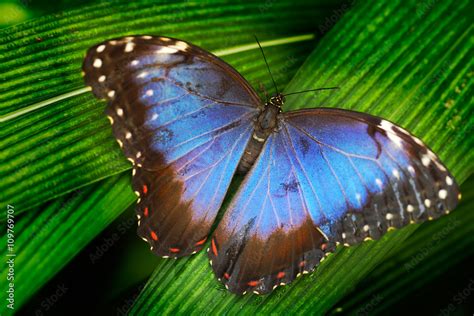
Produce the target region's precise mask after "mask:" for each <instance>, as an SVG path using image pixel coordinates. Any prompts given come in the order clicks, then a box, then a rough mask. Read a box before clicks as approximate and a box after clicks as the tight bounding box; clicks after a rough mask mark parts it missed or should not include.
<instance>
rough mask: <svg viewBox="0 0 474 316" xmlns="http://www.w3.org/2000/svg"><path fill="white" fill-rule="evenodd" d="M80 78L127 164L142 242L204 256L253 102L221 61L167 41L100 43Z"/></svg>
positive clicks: (160, 250)
mask: <svg viewBox="0 0 474 316" xmlns="http://www.w3.org/2000/svg"><path fill="white" fill-rule="evenodd" d="M83 69H84V72H85V80H86V83H87V84H88V85H89V86H91V87H92V91H93V93H94V94H95V95H96V96H97V97H99V98H105V99H107V101H108V106H107V108H106V113H107V115H108V116H109V118H110V120H111V122H112V127H113V132H114V134H115V137H116V138H117V141H118V142H119V144H120V146H121V147H122V149H123V152H124V153H125V155H126V157H127V158H128V159H129V160H131V161H132V162H133V164H134V169H133V181H132V184H133V188H134V190H135V191H136V192H137V194H138V195H139V196H140V198H139V200H138V206H137V215H138V217H139V228H138V233H139V235H140V236H141V237H142V238H143V239H145V240H146V241H147V242H149V243H150V245H151V246H152V249H153V251H154V252H155V253H156V254H158V255H160V256H165V257H179V256H184V255H188V254H190V253H193V252H195V251H197V250H199V249H201V247H202V245H203V243H204V241H205V239H206V236H207V235H208V233H209V230H210V227H211V225H212V223H213V221H214V219H215V216H216V214H217V211H218V209H219V207H220V205H221V204H222V200H223V198H224V195H225V193H226V191H227V188H228V186H229V184H230V181H231V179H232V176H233V174H234V172H235V169H236V167H237V165H238V162H239V160H240V157H241V155H242V153H243V151H244V149H245V146H246V144H247V141H248V139H249V136H250V134H251V131H252V118H253V117H254V116H255V115H256V113H257V108H256V107H257V106H258V104H259V102H260V101H259V99H258V97H257V95H256V94H255V92H254V91H253V90H252V88H251V87H250V85H249V84H248V83H247V82H246V81H245V80H244V79H243V78H242V77H241V76H240V75H239V74H238V73H237V72H236V71H235V70H234V69H232V68H231V67H230V66H229V65H227V64H226V63H225V62H223V61H222V60H220V59H218V58H217V57H215V56H213V55H211V54H210V53H207V52H205V51H204V50H202V49H200V48H198V47H196V46H193V45H191V44H188V43H185V42H183V41H179V40H175V39H172V38H165V37H150V36H136V37H126V38H122V39H116V40H110V41H107V42H104V43H101V44H99V45H97V46H94V47H92V48H91V49H90V50H89V52H88V54H87V56H86V58H85V61H84V65H83Z"/></svg>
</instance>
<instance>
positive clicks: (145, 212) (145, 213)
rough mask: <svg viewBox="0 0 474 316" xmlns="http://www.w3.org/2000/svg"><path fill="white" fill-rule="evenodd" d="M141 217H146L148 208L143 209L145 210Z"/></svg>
mask: <svg viewBox="0 0 474 316" xmlns="http://www.w3.org/2000/svg"><path fill="white" fill-rule="evenodd" d="M143 215H144V216H145V217H147V216H148V207H145V209H144V210H143Z"/></svg>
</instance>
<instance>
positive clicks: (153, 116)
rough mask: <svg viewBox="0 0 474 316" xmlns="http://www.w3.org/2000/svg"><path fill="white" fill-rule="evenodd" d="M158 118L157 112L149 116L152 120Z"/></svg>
mask: <svg viewBox="0 0 474 316" xmlns="http://www.w3.org/2000/svg"><path fill="white" fill-rule="evenodd" d="M157 118H158V114H156V113H153V115H152V116H151V120H152V121H154V120H156V119H157Z"/></svg>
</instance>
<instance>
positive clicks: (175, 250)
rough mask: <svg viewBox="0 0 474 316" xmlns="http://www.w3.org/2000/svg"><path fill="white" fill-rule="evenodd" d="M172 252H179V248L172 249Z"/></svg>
mask: <svg viewBox="0 0 474 316" xmlns="http://www.w3.org/2000/svg"><path fill="white" fill-rule="evenodd" d="M170 251H171V252H179V248H170Z"/></svg>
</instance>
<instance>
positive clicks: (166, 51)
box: [155, 46, 178, 54]
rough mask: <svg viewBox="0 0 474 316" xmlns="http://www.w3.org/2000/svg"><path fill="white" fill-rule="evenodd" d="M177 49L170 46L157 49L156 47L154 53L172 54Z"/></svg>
mask: <svg viewBox="0 0 474 316" xmlns="http://www.w3.org/2000/svg"><path fill="white" fill-rule="evenodd" d="M177 51H178V50H177V49H176V48H172V47H166V46H163V47H161V48H159V49H157V50H156V51H155V53H157V54H174V53H176V52H177Z"/></svg>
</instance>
